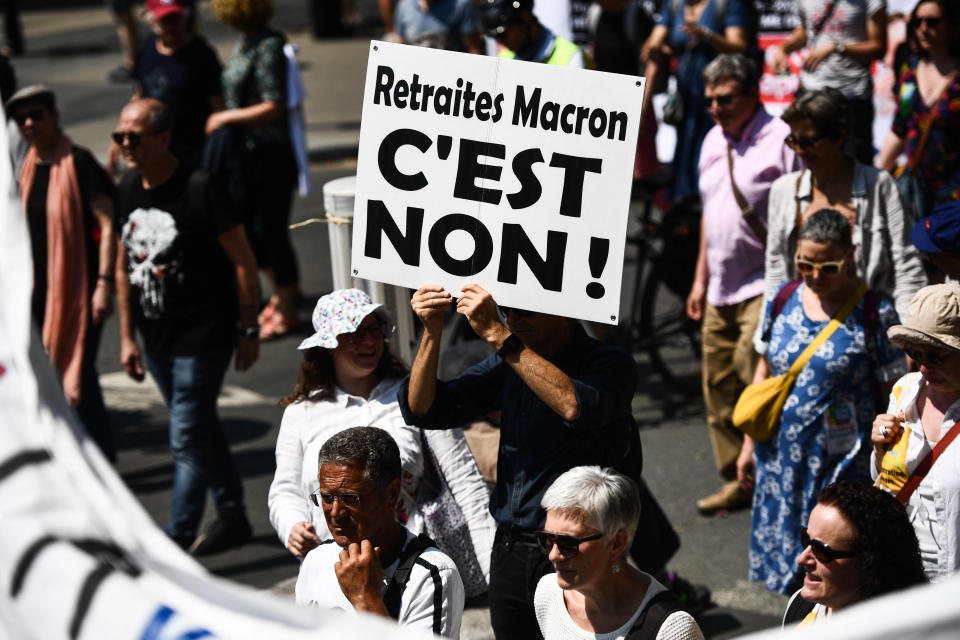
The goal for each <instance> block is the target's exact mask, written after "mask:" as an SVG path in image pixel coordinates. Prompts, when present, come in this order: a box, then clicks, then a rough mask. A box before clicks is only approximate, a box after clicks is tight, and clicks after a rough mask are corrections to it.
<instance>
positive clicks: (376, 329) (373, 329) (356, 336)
mask: <svg viewBox="0 0 960 640" xmlns="http://www.w3.org/2000/svg"><path fill="white" fill-rule="evenodd" d="M367 334H370V336H372V337H373V338H376V337H377V335H378V334H379V335H380V337H382V338H387V337H388V336H389V335H390V328H389V327H388V326H387V325H385V324H383V323H379V322H378V323H377V324H372V325H370V326H369V327H358V328H357V330H356V331H354V332H353V333H341V334H340V336H339V337H340V339H341V340H343V341H344V342H349V343H350V344H358V343H360V342H363V339H364V338H366V337H367Z"/></svg>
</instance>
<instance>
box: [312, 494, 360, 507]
mask: <svg viewBox="0 0 960 640" xmlns="http://www.w3.org/2000/svg"><path fill="white" fill-rule="evenodd" d="M318 498H319V499H318ZM337 500H339V501H340V504H341V505H343V506H345V507H357V506H360V494H359V493H329V492H327V491H315V492H314V493H311V494H310V501H311V502H312V503H313V504H315V505H317V506H318V507H319V506H320V502H321V501H322V502H323V504H329V505H332V504H333V503H334V502H335V501H337Z"/></svg>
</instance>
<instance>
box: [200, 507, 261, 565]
mask: <svg viewBox="0 0 960 640" xmlns="http://www.w3.org/2000/svg"><path fill="white" fill-rule="evenodd" d="M252 537H253V529H251V527H250V521H249V520H247V517H246V516H240V517H233V518H224V517H222V516H218V517H217V519H216V520H214V521H213V522H211V523H210V524H209V525H208V526H207V530H206V531H205V532H204V533H201V534H200V535H199V536H197V539H196V540H194V541H193V544H192V545H190V555H192V556H208V555H210V554H213V553H220V552H221V551H226V550H227V549H233V548H234V547H239V546H242V545H244V544H246V543H248V542H249V541H250V538H252Z"/></svg>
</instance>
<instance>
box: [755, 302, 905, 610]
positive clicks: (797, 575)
mask: <svg viewBox="0 0 960 640" xmlns="http://www.w3.org/2000/svg"><path fill="white" fill-rule="evenodd" d="M804 289H805V285H804V284H801V285H800V286H799V287H797V290H796V291H795V292H794V293H793V295H792V296H791V297H790V298H789V299H788V300H787V302H786V304H785V305H784V307H783V310H782V311H781V313H780V315H778V316H777V318H776V319H775V320H774V322H773V330H772V332H771V333H770V340H769V343H768V349H767V359H768V360H769V362H770V366H771V368H772V370H773V373H772V375H774V376H778V375H781V374H783V373H786V372H787V370H788V369H789V368H790V365H791V364H792V363H793V362H794V360H796V359H797V357H798V356H799V355H800V354H801V353H802V352H803V350H804V349H805V348H806V347H807V345H809V344H810V343H811V342H813V340H814V339H815V338H816V337H817V335H818V334H819V333H820V330H821V329H823V328H824V327H825V326H826V324H827V321H813V320H811V319H810V318H808V317H807V315H806V314H805V313H804V311H803V306H802V304H801V302H800V301H801V299H802V298H801V296H802V295H803V291H804ZM863 305H864V301H863V300H860V302H859V303H858V304H857V306H856V307H855V308H854V309H853V311H852V312H850V314H849V315H848V316H847V318H846V319H845V320H844V322H843V325H842V326H841V327H840V328H839V329H837V330H836V331H835V332H834V333H833V335H832V336H830V339H829V340H827V341H826V342H825V343H824V344H823V345H821V347H820V348H819V349H817V352H816V353H815V354H814V355H813V357H812V358H810V360H809V361H808V362H807V364H806V366H804V368H803V370H802V371H801V372H800V376H799V377H798V378H797V382H796V384H795V385H794V387H793V390H792V392H791V393H790V396H789V397H788V398H787V402H786V404H785V405H784V408H783V413H782V416H781V419H780V429H779V431H778V432H777V434H776V435H775V436H774V437H773V438H772V439H771V440H770V441H768V442H758V443H756V448H755V450H754V455H755V458H756V488H755V490H754V496H753V522H752V526H751V535H750V580H752V581H763V582H764V583H766V586H767V588H768V589H770V590H771V591H779V592H781V593H791V592H793V591H795V590H796V589H797V588H799V586H800V579H801V571H800V569H799V568H798V567H797V562H796V559H797V556H798V555H799V554H800V552H801V551H802V550H803V549H802V548H801V546H800V528H801V527H804V526H806V523H807V518H808V516H809V515H810V511H811V510H812V509H813V507H814V506H815V505H816V503H817V496H818V495H820V491H821V489H823V488H824V487H825V486H826V485H828V484H830V483H831V482H834V481H836V480H858V481H862V482H865V483H869V482H870V470H869V463H870V426H871V425H872V424H873V418H874V414H875V403H874V389H875V386H874V385H875V376H876V379H879V380H880V381H892V380H896V379H897V378H898V377H899V376H900V375H901V373H902V372H903V371H905V370H906V363H905V361H904V358H903V354H902V352H900V351H899V350H898V349H897V348H896V347H894V346H893V345H891V344H890V342H889V341H888V340H887V328H888V327H890V326H892V325H895V324H898V323H899V318H898V317H897V312H896V311H895V310H894V308H893V306H892V305H891V304H890V303H889V302H887V301H886V300H881V301H880V305H879V309H878V316H879V317H878V324H879V326H878V328H877V346H878V349H877V352H878V353H877V359H878V361H879V362H878V364H879V366H880V371H877V372H872V371H871V370H870V369H871V365H870V359H869V357H868V355H867V350H866V336H865V331H864V329H863V308H864V307H863ZM772 308H773V301H772V299H771V300H768V301H767V307H766V310H765V312H764V316H763V325H762V326H763V331H766V330H767V328H768V327H769V326H770V315H771V313H772Z"/></svg>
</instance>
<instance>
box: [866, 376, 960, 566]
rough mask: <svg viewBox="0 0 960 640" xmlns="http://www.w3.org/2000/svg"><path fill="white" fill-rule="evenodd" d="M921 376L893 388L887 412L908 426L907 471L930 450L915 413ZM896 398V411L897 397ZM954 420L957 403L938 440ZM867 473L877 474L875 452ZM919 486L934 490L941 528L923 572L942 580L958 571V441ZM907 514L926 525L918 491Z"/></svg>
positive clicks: (957, 417) (959, 412) (915, 523)
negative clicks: (934, 559) (897, 415)
mask: <svg viewBox="0 0 960 640" xmlns="http://www.w3.org/2000/svg"><path fill="white" fill-rule="evenodd" d="M922 382H923V376H921V374H920V373H918V372H912V373H908V374H907V375H905V376H903V377H902V378H900V379H899V380H897V382H896V383H895V384H894V385H893V389H894V391H893V392H891V394H890V405H889V407H888V408H887V413H899V412H900V411H902V412H903V417H904V418H905V419H906V425H907V426H908V427H910V441H909V443H908V444H907V470H908V471H909V472H910V473H913V470H914V469H915V468H916V467H917V465H918V464H919V463H920V458H921V454H922V453H923V451H925V450H929V447H928V446H927V447H925V446H924V443H925V441H926V438H925V437H924V435H923V425H922V424H921V423H920V416H919V414H918V413H917V393H919V391H920V386H921V383H922ZM897 397H899V399H900V402H899V409H898V405H897V401H896V398H897ZM957 420H960V400H958V401H956V402H954V403H953V404H952V405H950V407H949V408H948V409H947V411H946V413H945V414H944V416H943V422H942V423H941V424H940V437H943V435H944V434H946V432H947V431H949V430H950V427H952V426H953V425H954V424H955V423H956V422H957ZM870 474H871V476H872V477H873V479H874V480H876V479H877V476H879V475H880V472H879V471H877V459H876V452H875V451H874V452H873V453H871V454H870ZM921 484H922V486H930V487H931V489H932V490H933V502H934V511H935V512H936V514H937V515H938V516H939V523H940V526H939V527H938V528H936V529H935V530H936V531H937V532H938V533H939V535H937V536H936V542H937V546H938V547H939V551H938V553H937V562H936V565H935V566H931V565H927V564H926V563H925V564H924V567H923V569H924V571H925V572H926V574H927V577H928V578H930V579H931V580H942V579H944V578H946V577H948V576H950V575H953V574H954V573H956V572H957V571H958V570H960V440H955V441H954V442H952V443H950V445H949V446H948V447H947V448H946V449H944V451H943V454H942V455H941V456H940V457H939V458H938V459H937V462H936V464H934V465H933V466H932V467H931V468H930V471H929V473H927V477H926V478H924V479H923V482H922V483H921ZM907 505H908V511H912V512H914V514H915V515H913V517H912V518H911V519H912V522H913V526H914V527H924V526H928V525H927V523H926V522H924V521H922V519H921V518H920V517H919V515H916V513H917V512H919V511H920V510H919V509H918V507H919V505H920V491H914V492H913V495H912V496H910V500H909V502H908V503H907Z"/></svg>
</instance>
